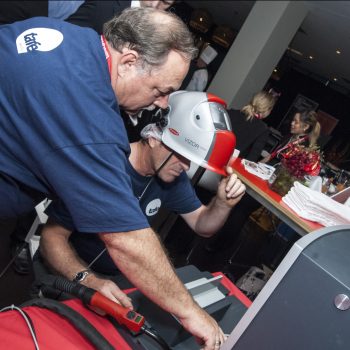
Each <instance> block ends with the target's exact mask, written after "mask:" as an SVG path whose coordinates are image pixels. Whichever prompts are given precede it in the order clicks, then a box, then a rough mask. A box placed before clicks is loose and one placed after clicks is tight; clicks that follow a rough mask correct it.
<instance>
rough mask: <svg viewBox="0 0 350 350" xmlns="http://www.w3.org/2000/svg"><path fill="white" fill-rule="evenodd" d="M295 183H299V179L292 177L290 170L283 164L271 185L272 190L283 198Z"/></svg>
mask: <svg viewBox="0 0 350 350" xmlns="http://www.w3.org/2000/svg"><path fill="white" fill-rule="evenodd" d="M295 181H298V179H297V178H296V177H295V176H293V175H291V173H290V172H289V171H288V169H287V168H286V167H285V166H283V165H282V164H281V165H280V166H279V167H278V168H277V169H276V171H275V173H274V180H273V182H272V183H271V184H270V188H271V190H272V191H274V192H276V193H278V194H279V195H280V196H282V197H283V196H285V195H286V194H287V193H288V191H289V190H290V189H291V187H292V186H293V184H294V182H295Z"/></svg>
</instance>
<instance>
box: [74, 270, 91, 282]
mask: <svg viewBox="0 0 350 350" xmlns="http://www.w3.org/2000/svg"><path fill="white" fill-rule="evenodd" d="M89 273H90V270H83V271H79V272H78V273H77V274H76V275H75V276H74V278H73V282H78V283H79V282H83V281H84V279H85V278H86V276H87V275H88V274H89Z"/></svg>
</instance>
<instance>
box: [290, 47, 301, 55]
mask: <svg viewBox="0 0 350 350" xmlns="http://www.w3.org/2000/svg"><path fill="white" fill-rule="evenodd" d="M287 50H288V51H290V52H293V53H295V54H296V55H298V56H302V55H303V53H302V52H300V51H298V50H295V49H292V48H291V47H288V48H287Z"/></svg>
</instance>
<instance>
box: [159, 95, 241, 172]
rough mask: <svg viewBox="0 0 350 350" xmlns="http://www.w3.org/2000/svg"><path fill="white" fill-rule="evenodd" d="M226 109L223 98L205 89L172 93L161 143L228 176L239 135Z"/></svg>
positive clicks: (199, 163) (203, 165) (195, 161)
mask: <svg viewBox="0 0 350 350" xmlns="http://www.w3.org/2000/svg"><path fill="white" fill-rule="evenodd" d="M225 108H226V103H225V102H224V101H223V100H221V99H220V98H218V97H217V96H215V95H212V94H208V93H205V92H199V91H177V92H174V93H172V94H171V95H170V96H169V112H168V114H167V115H166V116H165V122H164V123H163V125H162V128H163V135H162V142H163V143H164V144H165V145H166V146H168V147H169V148H170V149H172V150H173V151H175V152H176V153H178V154H180V155H182V156H183V157H185V158H187V159H188V160H190V161H192V162H194V163H196V164H198V165H199V166H202V167H204V168H206V169H209V170H212V171H214V172H216V173H218V174H221V175H226V170H225V168H226V165H227V163H228V161H229V159H230V157H231V155H232V153H233V151H234V149H235V146H236V137H235V135H234V133H233V132H232V128H231V123H230V119H229V116H228V114H227V111H226V109H225Z"/></svg>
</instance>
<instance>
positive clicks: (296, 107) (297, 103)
mask: <svg viewBox="0 0 350 350" xmlns="http://www.w3.org/2000/svg"><path fill="white" fill-rule="evenodd" d="M317 108H318V102H316V101H314V100H311V99H310V98H308V97H306V96H303V95H301V94H298V95H297V97H296V98H295V99H294V101H293V103H292V105H291V106H290V107H289V109H288V111H287V113H286V114H285V116H284V117H283V119H282V120H281V122H280V123H279V125H278V127H277V129H278V130H279V131H280V132H281V133H282V135H286V134H288V133H289V131H290V124H291V122H292V120H293V117H294V115H295V113H296V112H298V111H300V110H301V109H310V110H314V111H316V109H317Z"/></svg>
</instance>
